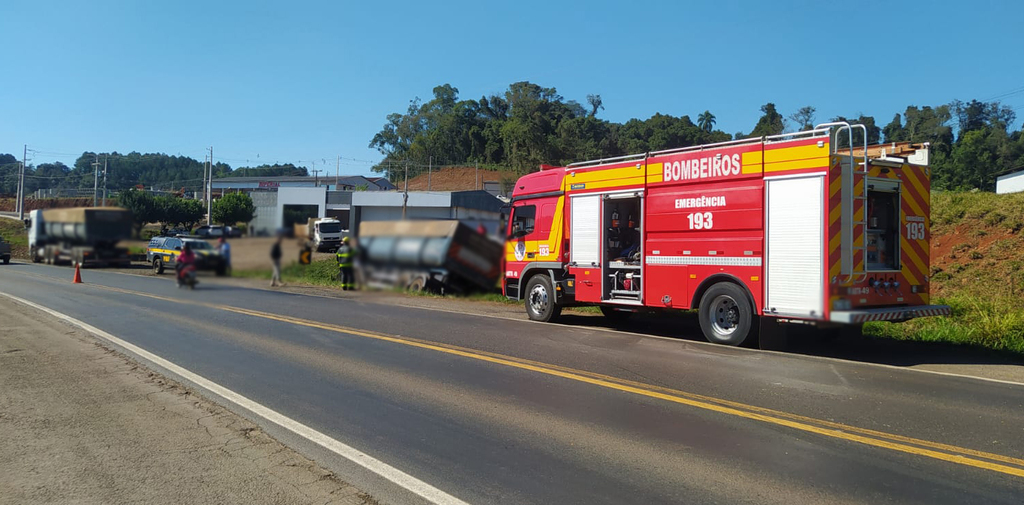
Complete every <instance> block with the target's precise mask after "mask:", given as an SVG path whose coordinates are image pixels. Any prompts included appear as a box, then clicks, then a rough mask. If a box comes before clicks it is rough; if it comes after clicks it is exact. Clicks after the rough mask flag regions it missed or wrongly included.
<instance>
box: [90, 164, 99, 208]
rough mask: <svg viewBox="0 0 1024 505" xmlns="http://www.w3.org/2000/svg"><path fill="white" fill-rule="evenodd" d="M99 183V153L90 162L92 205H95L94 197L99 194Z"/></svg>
mask: <svg viewBox="0 0 1024 505" xmlns="http://www.w3.org/2000/svg"><path fill="white" fill-rule="evenodd" d="M99 184H100V155H98V154H97V155H96V161H93V162H92V206H93V207H95V206H96V198H97V197H98V196H99V195H98V193H99V190H100V187H99Z"/></svg>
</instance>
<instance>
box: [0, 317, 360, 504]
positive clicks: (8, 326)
mask: <svg viewBox="0 0 1024 505" xmlns="http://www.w3.org/2000/svg"><path fill="white" fill-rule="evenodd" d="M0 314H4V316H3V317H4V319H3V320H4V324H3V325H2V326H0V384H3V387H2V388H0V433H3V436H0V468H2V469H3V470H2V471H0V504H37V503H38V504H42V503H79V504H107V503H147V504H181V503H218V504H293V503H294V504H306V503H310V504H312V503H316V504H372V503H375V502H374V501H373V500H372V499H371V498H369V497H367V496H366V495H365V494H363V493H361V492H360V491H359V490H358V489H356V488H354V487H353V486H350V485H348V484H346V483H344V482H341V481H339V480H338V479H336V478H335V477H334V476H333V474H332V473H331V472H330V471H327V470H325V469H323V468H320V467H319V466H317V464H316V463H314V462H313V461H311V460H309V459H307V458H305V457H303V456H301V455H299V454H298V453H296V452H294V451H292V450H291V449H288V448H287V447H285V446H284V445H282V444H280V443H279V442H277V441H276V440H274V439H273V438H271V437H270V436H268V435H267V434H265V433H264V432H263V431H261V430H260V429H259V428H258V427H257V426H256V425H254V424H252V423H250V422H249V421H247V420H245V419H243V418H241V417H239V416H237V415H235V414H233V413H231V412H229V411H227V410H225V409H224V408H222V407H219V406H217V405H215V404H213V403H211V402H209V401H207V400H205V399H203V398H201V397H200V396H198V395H196V394H194V393H193V392H191V391H189V390H188V389H186V388H184V387H182V386H181V385H178V384H177V383H174V382H172V381H169V380H167V379H165V378H163V377H161V376H160V375H157V374H155V373H153V372H150V371H148V370H146V369H145V368H143V367H141V366H140V365H138V364H136V363H134V362H132V361H131V360H129V359H127V358H126V357H124V356H122V355H120V354H118V353H115V352H113V351H111V350H108V349H106V348H104V347H102V346H101V345H100V344H98V343H97V342H96V341H95V340H93V339H92V338H90V337H89V336H87V335H85V334H84V333H83V332H82V331H80V330H78V329H73V328H72V327H70V326H66V325H64V324H62V323H59V322H55V321H52V319H51V318H49V317H47V316H45V315H44V314H41V313H36V311H34V310H33V309H30V308H27V307H23V306H21V305H18V304H16V303H14V302H12V301H10V300H8V299H6V298H0Z"/></svg>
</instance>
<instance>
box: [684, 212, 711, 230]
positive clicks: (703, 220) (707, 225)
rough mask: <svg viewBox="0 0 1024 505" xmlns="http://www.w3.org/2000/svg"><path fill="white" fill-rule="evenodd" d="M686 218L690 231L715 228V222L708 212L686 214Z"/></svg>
mask: <svg viewBox="0 0 1024 505" xmlns="http://www.w3.org/2000/svg"><path fill="white" fill-rule="evenodd" d="M686 218H687V219H689V220H690V229H691V230H710V229H711V228H714V227H715V221H714V219H713V218H712V216H711V213H710V212H694V213H693V214H687V216H686Z"/></svg>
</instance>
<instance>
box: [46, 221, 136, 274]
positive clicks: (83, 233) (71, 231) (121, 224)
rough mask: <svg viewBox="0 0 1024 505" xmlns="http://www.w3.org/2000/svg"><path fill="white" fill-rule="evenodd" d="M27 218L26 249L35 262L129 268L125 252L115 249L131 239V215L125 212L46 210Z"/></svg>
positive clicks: (118, 248) (126, 250)
mask: <svg viewBox="0 0 1024 505" xmlns="http://www.w3.org/2000/svg"><path fill="white" fill-rule="evenodd" d="M29 216H30V218H29V230H28V250H29V256H30V257H31V259H32V261H33V262H35V263H39V262H45V263H47V264H51V265H53V264H64V263H70V264H79V265H81V266H83V267H84V266H109V265H117V266H130V265H131V256H129V254H128V249H127V248H123V247H117V244H118V242H120V241H121V240H125V239H127V238H129V237H131V233H132V213H131V211H129V210H127V209H122V208H119V207H79V208H68V209H47V210H33V211H32V212H31V213H30V214H29Z"/></svg>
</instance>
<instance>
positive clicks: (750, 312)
mask: <svg viewBox="0 0 1024 505" xmlns="http://www.w3.org/2000/svg"><path fill="white" fill-rule="evenodd" d="M753 327H754V309H753V308H752V307H751V306H750V302H749V301H748V300H747V294H746V293H745V292H744V291H743V288H741V287H739V286H737V285H736V284H733V283H731V282H719V283H718V284H715V285H713V286H711V287H710V288H709V289H708V290H707V291H706V292H705V293H704V296H703V297H701V299H700V329H701V330H702V331H703V332H704V337H705V338H707V339H708V342H712V343H716V344H725V345H734V346H738V345H741V344H743V342H744V341H746V340H747V337H749V336H750V335H751V333H752V332H751V329H752V328H753Z"/></svg>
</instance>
